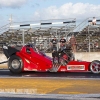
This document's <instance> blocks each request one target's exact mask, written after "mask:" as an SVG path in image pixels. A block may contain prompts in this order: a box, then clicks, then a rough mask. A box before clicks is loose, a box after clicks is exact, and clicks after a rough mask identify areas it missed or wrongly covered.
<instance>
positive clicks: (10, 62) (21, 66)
mask: <svg viewBox="0 0 100 100" xmlns="http://www.w3.org/2000/svg"><path fill="white" fill-rule="evenodd" d="M14 59H17V60H18V61H19V62H20V66H19V68H18V69H14V68H13V67H12V61H13V60H14ZM22 68H23V61H22V59H21V58H20V57H18V56H16V55H13V56H11V57H10V58H9V60H8V69H9V70H10V71H11V72H12V73H20V72H22Z"/></svg>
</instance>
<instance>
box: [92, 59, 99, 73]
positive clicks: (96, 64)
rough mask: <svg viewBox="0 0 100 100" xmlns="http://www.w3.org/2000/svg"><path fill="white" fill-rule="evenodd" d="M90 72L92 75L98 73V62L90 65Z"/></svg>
mask: <svg viewBox="0 0 100 100" xmlns="http://www.w3.org/2000/svg"><path fill="white" fill-rule="evenodd" d="M90 71H91V72H92V73H94V74H99V73H100V61H98V60H94V61H92V62H91V64H90Z"/></svg>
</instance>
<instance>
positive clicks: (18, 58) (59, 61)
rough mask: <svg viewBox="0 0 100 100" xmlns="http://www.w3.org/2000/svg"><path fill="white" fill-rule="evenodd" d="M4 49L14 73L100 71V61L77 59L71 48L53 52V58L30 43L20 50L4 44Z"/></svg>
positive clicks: (9, 67)
mask: <svg viewBox="0 0 100 100" xmlns="http://www.w3.org/2000/svg"><path fill="white" fill-rule="evenodd" d="M3 51H4V54H5V55H6V57H7V58H8V69H9V70H10V71H11V72H13V73H20V72H23V71H38V72H47V71H50V72H88V71H91V72H92V73H100V61H98V60H94V61H92V62H88V61H78V60H75V58H74V56H73V53H72V52H70V50H67V49H62V50H59V51H55V52H53V53H52V58H51V57H49V56H47V55H45V54H44V53H43V52H41V51H39V50H38V49H37V48H36V47H35V46H33V45H31V44H28V45H25V46H23V47H22V48H21V49H20V50H18V49H16V48H15V47H11V46H6V45H3Z"/></svg>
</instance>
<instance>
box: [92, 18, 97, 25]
mask: <svg viewBox="0 0 100 100" xmlns="http://www.w3.org/2000/svg"><path fill="white" fill-rule="evenodd" d="M92 25H96V18H95V17H93V19H92Z"/></svg>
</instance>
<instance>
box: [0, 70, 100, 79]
mask: <svg viewBox="0 0 100 100" xmlns="http://www.w3.org/2000/svg"><path fill="white" fill-rule="evenodd" d="M0 77H31V78H32V77H40V78H42V77H46V78H50V77H52V78H53V77H57V78H88V79H90V78H93V79H97V78H98V79H99V78H100V74H93V73H91V72H83V73H82V72H81V73H80V72H69V73H66V72H59V73H55V72H54V73H50V72H22V73H21V74H12V73H11V72H10V71H9V70H6V69H5V70H4V69H1V70H0Z"/></svg>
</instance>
